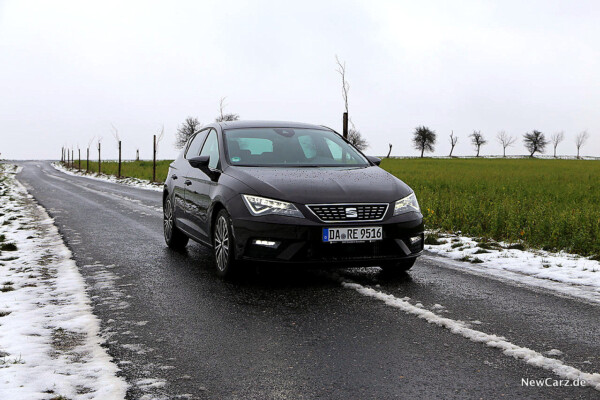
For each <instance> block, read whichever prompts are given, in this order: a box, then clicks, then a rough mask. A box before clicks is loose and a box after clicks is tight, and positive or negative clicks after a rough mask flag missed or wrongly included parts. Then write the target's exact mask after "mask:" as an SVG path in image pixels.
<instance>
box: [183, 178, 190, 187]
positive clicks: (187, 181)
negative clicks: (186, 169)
mask: <svg viewBox="0 0 600 400" xmlns="http://www.w3.org/2000/svg"><path fill="white" fill-rule="evenodd" d="M183 183H185V186H190V185H191V184H192V181H190V180H189V179H186V180H185V182H183Z"/></svg>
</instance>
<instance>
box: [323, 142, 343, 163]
mask: <svg viewBox="0 0 600 400" xmlns="http://www.w3.org/2000/svg"><path fill="white" fill-rule="evenodd" d="M325 143H327V146H328V147H329V151H331V155H332V156H333V159H334V160H336V161H342V147H341V146H340V145H339V144H337V143H334V142H332V141H331V140H329V139H325Z"/></svg>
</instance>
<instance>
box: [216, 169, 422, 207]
mask: <svg viewBox="0 0 600 400" xmlns="http://www.w3.org/2000/svg"><path fill="white" fill-rule="evenodd" d="M226 173H227V174H228V175H230V176H232V177H234V178H236V179H239V180H240V181H242V182H244V183H245V184H246V185H248V186H249V187H251V188H252V189H254V190H255V191H256V194H257V195H260V196H265V197H270V198H275V199H279V200H286V201H291V202H295V203H302V204H311V203H371V202H373V203H375V202H378V203H391V202H393V201H396V200H398V199H401V198H402V197H405V196H408V195H409V194H410V193H411V192H412V190H411V189H410V188H409V187H408V185H406V184H405V183H404V182H402V181H401V180H400V179H398V178H396V177H395V176H393V175H391V174H389V173H388V172H386V171H384V170H382V169H381V168H379V167H362V168H330V167H322V168H271V167H230V168H228V169H227V171H226Z"/></svg>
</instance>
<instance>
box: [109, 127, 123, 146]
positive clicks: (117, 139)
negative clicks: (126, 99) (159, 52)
mask: <svg viewBox="0 0 600 400" xmlns="http://www.w3.org/2000/svg"><path fill="white" fill-rule="evenodd" d="M110 126H111V127H112V135H113V137H114V138H115V140H116V141H117V143H119V141H120V140H121V139H120V138H119V130H118V129H117V128H115V126H114V125H113V124H112V123H111V124H110Z"/></svg>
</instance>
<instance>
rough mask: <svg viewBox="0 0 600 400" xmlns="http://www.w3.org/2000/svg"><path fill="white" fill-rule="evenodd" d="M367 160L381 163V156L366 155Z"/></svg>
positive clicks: (377, 163) (376, 163)
mask: <svg viewBox="0 0 600 400" xmlns="http://www.w3.org/2000/svg"><path fill="white" fill-rule="evenodd" d="M367 160H369V161H371V162H372V163H373V164H375V165H379V164H381V158H379V157H373V156H367Z"/></svg>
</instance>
